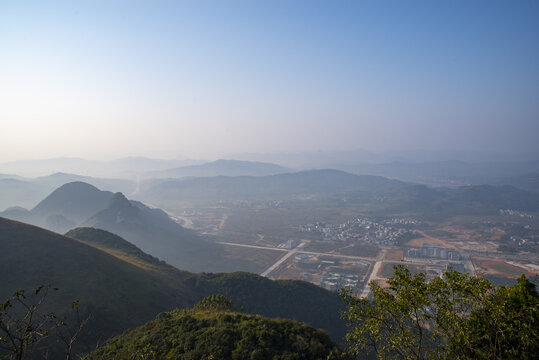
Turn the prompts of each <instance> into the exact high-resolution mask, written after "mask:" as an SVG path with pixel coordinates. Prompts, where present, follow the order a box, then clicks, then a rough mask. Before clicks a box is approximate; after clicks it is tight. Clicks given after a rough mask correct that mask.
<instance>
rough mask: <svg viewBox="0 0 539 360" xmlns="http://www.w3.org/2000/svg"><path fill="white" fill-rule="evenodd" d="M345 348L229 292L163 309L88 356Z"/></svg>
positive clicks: (315, 355)
mask: <svg viewBox="0 0 539 360" xmlns="http://www.w3.org/2000/svg"><path fill="white" fill-rule="evenodd" d="M338 354H339V349H338V348H337V346H336V344H335V343H334V342H333V341H331V339H330V338H329V336H328V335H327V334H326V333H325V332H323V331H321V330H316V329H314V328H312V327H310V326H308V325H306V324H304V323H299V322H296V321H291V320H277V319H269V318H265V317H262V316H258V315H246V314H242V313H239V312H237V311H234V309H233V307H232V306H231V303H230V302H229V301H228V300H227V299H226V298H225V297H224V296H222V295H221V296H219V295H218V296H211V297H208V298H205V299H204V300H203V301H202V302H200V303H198V304H196V305H195V306H194V307H193V308H191V309H185V310H174V311H171V312H167V313H162V314H159V316H157V318H156V319H155V320H152V321H150V322H148V323H146V324H145V325H143V326H140V327H138V328H136V329H132V330H128V331H126V332H125V333H123V334H122V335H120V336H118V337H115V338H114V339H112V340H111V341H109V342H108V343H107V344H106V345H105V346H102V347H100V348H99V349H97V350H96V351H94V352H93V353H91V354H90V355H89V356H88V357H87V359H88V360H91V359H133V358H135V357H138V358H148V359H290V360H292V359H312V360H315V359H327V358H328V356H331V355H333V356H337V355H338Z"/></svg>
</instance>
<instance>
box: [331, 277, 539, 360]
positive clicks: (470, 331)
mask: <svg viewBox="0 0 539 360" xmlns="http://www.w3.org/2000/svg"><path fill="white" fill-rule="evenodd" d="M388 284H389V287H388V288H387V289H385V288H382V287H381V286H379V285H378V284H376V283H374V282H371V283H370V284H369V286H370V287H371V290H372V293H373V296H374V301H370V300H367V299H365V298H357V297H356V296H355V295H354V294H353V293H352V292H351V291H348V290H342V291H341V297H342V298H343V300H344V301H345V302H346V304H347V310H346V311H345V312H344V317H345V318H346V319H347V320H348V322H349V326H351V330H350V331H349V332H348V334H347V341H348V343H349V349H350V351H351V352H352V353H354V354H355V355H357V356H362V355H364V354H365V352H370V353H372V354H374V355H375V356H376V357H377V358H379V359H396V358H400V359H534V358H536V357H537V354H539V331H538V330H539V295H538V294H537V291H536V289H535V285H534V284H533V283H531V282H530V281H528V280H527V279H526V278H525V277H524V275H523V276H522V277H520V278H519V279H518V281H517V284H515V285H513V286H502V287H494V286H493V285H492V284H491V283H490V282H489V281H488V280H486V279H483V278H480V277H474V276H469V275H466V274H461V273H459V272H456V271H453V270H449V271H447V272H446V273H445V274H444V276H443V278H435V279H433V280H431V281H427V280H426V277H425V274H423V273H416V274H412V273H411V272H410V271H409V270H408V269H407V268H405V267H403V266H399V267H396V268H395V274H394V276H393V277H392V278H390V279H389V280H388Z"/></svg>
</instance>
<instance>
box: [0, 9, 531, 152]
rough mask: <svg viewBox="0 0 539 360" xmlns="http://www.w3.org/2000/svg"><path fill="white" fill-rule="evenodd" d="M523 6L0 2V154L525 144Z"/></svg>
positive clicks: (527, 65) (527, 25)
mask: <svg viewBox="0 0 539 360" xmlns="http://www.w3.org/2000/svg"><path fill="white" fill-rule="evenodd" d="M537 19H539V3H538V2H536V1H490V0H489V1H473V2H470V1H447V2H440V1H382V2H381V1H336V2H334V1H265V2H262V1H182V2H179V1H143V2H139V1H123V2H121V1H114V2H110V1H86V2H81V1H69V2H68V1H65V2H58V1H53V2H49V1H11V2H8V1H0V161H12V160H19V159H27V158H48V157H58V156H72V157H83V158H89V159H113V158H118V157H122V156H130V155H144V156H150V157H162V158H170V159H173V158H216V157H221V156H226V155H227V154H237V153H244V152H248V153H271V152H298V151H320V150H323V151H338V150H352V149H367V150H370V151H375V152H378V151H386V150H401V149H402V150H412V149H430V150H444V149H464V150H474V151H498V152H538V151H539V142H538V141H537V134H539V97H538V96H539V67H538V64H539V21H537Z"/></svg>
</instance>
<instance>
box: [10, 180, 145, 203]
mask: <svg viewBox="0 0 539 360" xmlns="http://www.w3.org/2000/svg"><path fill="white" fill-rule="evenodd" d="M74 181H82V182H85V183H88V184H91V185H93V186H96V187H99V188H104V189H109V190H110V191H114V192H116V191H121V192H125V193H131V192H133V191H134V190H135V183H134V182H133V181H130V180H123V179H104V178H93V177H88V176H81V175H75V174H66V173H55V174H52V175H48V176H41V177H37V178H31V179H29V178H22V177H20V176H16V175H0V210H3V209H7V208H8V207H11V206H21V207H25V208H31V207H34V206H35V205H36V204H37V203H38V202H39V201H41V200H43V198H44V197H45V196H47V195H48V194H50V193H51V192H52V191H53V190H55V189H56V188H58V187H59V186H62V185H64V184H66V183H69V182H74Z"/></svg>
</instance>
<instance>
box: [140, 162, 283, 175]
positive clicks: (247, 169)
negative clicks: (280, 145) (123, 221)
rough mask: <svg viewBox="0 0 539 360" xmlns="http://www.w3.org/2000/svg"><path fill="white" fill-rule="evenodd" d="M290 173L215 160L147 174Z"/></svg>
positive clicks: (274, 167) (273, 166)
mask: <svg viewBox="0 0 539 360" xmlns="http://www.w3.org/2000/svg"><path fill="white" fill-rule="evenodd" d="M285 172H290V169H287V168H285V167H282V166H280V165H276V164H271V163H263V162H257V161H239V160H223V159H220V160H216V161H212V162H207V163H204V164H200V165H190V166H182V167H178V168H174V169H168V170H163V171H156V172H151V173H148V176H149V177H164V178H177V177H187V176H193V177H214V176H267V175H275V174H281V173H285Z"/></svg>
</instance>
